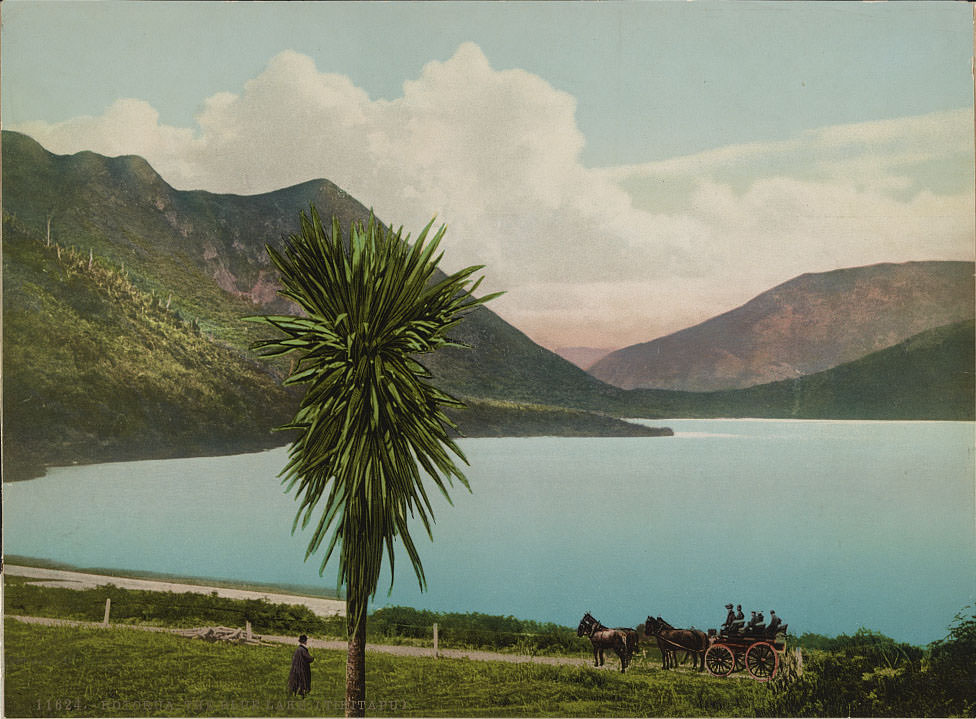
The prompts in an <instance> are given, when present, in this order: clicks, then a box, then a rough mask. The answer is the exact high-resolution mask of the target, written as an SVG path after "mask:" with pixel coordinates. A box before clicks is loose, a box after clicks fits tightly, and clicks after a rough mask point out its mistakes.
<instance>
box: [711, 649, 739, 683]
mask: <svg viewBox="0 0 976 719" xmlns="http://www.w3.org/2000/svg"><path fill="white" fill-rule="evenodd" d="M705 666H706V667H707V669H708V671H709V672H711V673H712V674H714V675H715V676H717V677H727V676H728V675H729V674H731V673H732V670H733V669H735V654H734V653H733V652H732V650H731V649H729V648H728V647H727V646H725V645H724V644H713V645H712V646H710V647H709V648H708V651H707V652H705Z"/></svg>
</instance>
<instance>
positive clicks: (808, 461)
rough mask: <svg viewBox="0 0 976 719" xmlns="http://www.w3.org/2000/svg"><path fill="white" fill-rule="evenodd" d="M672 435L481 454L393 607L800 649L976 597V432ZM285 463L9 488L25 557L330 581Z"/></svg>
mask: <svg viewBox="0 0 976 719" xmlns="http://www.w3.org/2000/svg"><path fill="white" fill-rule="evenodd" d="M649 424H653V425H659V426H660V425H667V426H670V427H672V428H673V429H674V430H675V433H676V434H675V436H674V437H670V438H619V439H618V438H593V439H580V438H554V437H542V438H539V437H534V438H504V439H465V440H462V441H461V446H462V448H463V450H464V452H465V453H466V455H467V457H468V459H469V461H470V467H469V468H468V470H467V472H466V473H467V476H468V479H469V481H470V483H471V487H472V492H471V493H468V492H467V491H466V490H465V489H464V488H463V487H461V486H459V485H458V486H455V489H454V492H453V493H452V497H453V499H454V506H453V507H451V506H450V505H448V504H447V502H446V501H444V500H443V498H442V497H440V495H432V501H433V503H434V509H435V515H436V519H437V523H436V525H435V526H434V541H433V542H432V543H431V542H428V541H427V540H426V538H425V537H424V536H423V530H422V528H421V527H420V526H419V525H418V526H417V527H416V530H415V532H414V538H415V540H417V542H418V546H419V550H420V552H421V557H422V559H423V563H424V568H425V571H426V574H427V580H428V584H429V590H428V592H426V593H421V592H419V590H418V585H417V581H416V579H415V577H414V575H413V572H412V569H411V568H410V565H409V562H407V561H406V559H405V557H402V556H401V557H400V558H399V559H398V562H397V569H396V582H395V585H394V587H393V591H392V594H390V595H387V589H388V588H389V575H388V574H387V575H385V578H384V579H382V580H381V585H380V587H379V590H378V592H377V596H376V602H375V604H376V606H383V605H387V604H391V605H392V604H400V605H406V606H414V607H418V608H427V609H434V610H441V611H465V612H466V611H478V612H484V613H490V614H505V615H513V616H516V617H520V618H523V619H537V620H542V621H554V622H558V623H560V624H565V625H570V626H573V627H575V626H576V624H577V623H578V621H579V619H580V617H581V616H582V614H583V613H584V612H586V611H591V612H592V613H593V614H594V615H595V616H596V617H597V618H598V619H600V620H601V621H603V622H604V623H605V624H608V625H611V626H622V625H629V626H633V625H635V624H637V623H638V622H640V621H643V620H644V618H645V617H646V616H647V615H648V614H654V615H661V616H663V617H664V618H665V619H667V620H669V621H670V622H671V623H672V624H675V625H695V626H698V627H700V628H706V627H716V626H718V625H719V624H721V622H722V620H723V619H724V617H725V609H724V605H725V604H726V603H728V602H733V603H741V604H742V606H743V609H744V610H745V612H746V615H747V616H748V614H749V611H750V610H754V609H755V610H762V611H763V612H764V613H765V614H766V616H767V618H768V616H769V610H770V609H773V610H775V611H776V613H777V614H778V615H780V616H781V617H782V618H783V620H784V621H786V622H788V623H789V625H790V630H791V631H794V632H796V633H802V632H818V633H822V634H830V635H835V634H839V633H853V632H854V631H856V630H857V629H858V628H859V627H867V628H870V629H873V630H877V631H881V632H883V633H885V634H887V635H889V636H892V637H895V638H896V639H899V640H903V641H911V642H914V643H926V642H929V641H932V640H934V639H938V638H941V637H943V636H945V634H946V629H947V627H948V625H949V624H950V622H951V621H952V619H953V617H954V616H955V614H956V613H957V612H959V611H960V610H962V609H963V608H964V607H965V606H966V605H967V604H970V603H972V602H973V601H974V598H976V569H974V568H976V523H974V511H976V510H974V462H973V446H974V441H973V439H974V425H973V423H969V422H839V421H837V422H834V421H770V420H656V421H654V422H649ZM285 461H286V450H285V449H278V450H273V451H268V452H262V453H258V454H247V455H236V456H229V457H209V458H194V459H177V460H165V461H143V462H122V463H113V464H102V465H94V466H77V467H66V468H56V469H52V470H50V471H49V473H48V475H47V476H46V477H43V478H40V479H36V480H31V481H27V482H18V483H12V484H11V483H7V484H4V485H3V489H4V510H5V511H4V513H3V517H4V546H5V552H7V553H8V554H19V555H26V556H32V557H42V558H47V559H52V560H57V561H61V562H66V563H69V564H73V565H76V566H81V567H102V568H116V569H135V570H147V571H153V572H165V573H172V574H178V575H183V576H196V577H210V578H218V579H233V580H245V581H252V582H271V583H288V584H306V585H314V584H317V585H320V586H321V585H325V586H329V587H334V586H335V576H336V574H335V570H334V568H333V567H331V566H330V567H329V568H327V570H326V572H325V574H324V575H323V576H322V577H319V574H318V564H319V561H318V560H316V559H315V558H312V559H310V560H309V561H308V562H307V563H303V561H302V558H303V556H304V548H305V543H306V541H307V537H306V536H302V534H301V531H298V532H296V534H295V535H294V536H292V534H291V522H292V519H293V517H294V511H295V503H294V500H293V498H292V497H291V496H289V495H286V494H284V493H283V490H282V488H281V486H280V485H279V483H278V480H277V478H276V475H277V473H278V472H279V471H280V469H281V468H282V467H283V466H284V464H285Z"/></svg>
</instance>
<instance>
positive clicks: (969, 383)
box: [676, 319, 976, 421]
mask: <svg viewBox="0 0 976 719" xmlns="http://www.w3.org/2000/svg"><path fill="white" fill-rule="evenodd" d="M974 347H976V324H974V321H973V320H971V319H970V320H965V321H963V322H956V323H953V324H951V325H946V326H943V327H936V328H933V329H930V330H926V331H925V332H921V333H919V334H917V335H914V336H913V337H910V338H909V339H907V340H904V341H903V342H900V343H898V344H897V345H895V346H893V347H887V348H885V349H883V350H880V351H878V352H873V353H872V354H869V355H868V356H866V357H862V358H860V359H858V360H855V361H853V362H847V363H845V364H842V365H839V366H837V367H833V368H832V369H829V370H824V371H823V372H817V373H815V374H812V375H808V376H805V377H800V378H798V379H793V380H782V381H780V382H773V383H770V384H765V385H760V386H757V387H750V388H748V389H740V390H730V391H725V392H707V393H701V394H696V395H692V396H691V397H690V398H689V397H688V395H681V394H679V395H676V396H677V397H683V398H684V401H686V402H688V404H686V405H685V406H684V408H683V411H682V410H681V409H678V408H677V407H676V409H677V411H679V413H680V414H681V415H682V416H695V415H696V414H698V416H711V417H769V418H790V419H903V420H909V419H910V420H946V421H957V420H965V421H973V419H974V418H976V383H974V370H976V354H974Z"/></svg>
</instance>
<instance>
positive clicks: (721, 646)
mask: <svg viewBox="0 0 976 719" xmlns="http://www.w3.org/2000/svg"><path fill="white" fill-rule="evenodd" d="M713 631H714V630H713ZM710 641H711V643H710V644H709V647H708V650H707V651H706V652H705V667H706V668H707V669H708V671H709V672H710V673H712V674H714V675H715V676H717V677H727V676H728V675H729V674H731V673H732V672H736V671H741V670H742V669H746V670H748V671H749V673H750V674H751V675H752V677H753V679H757V680H759V681H761V682H766V681H769V680H770V679H772V678H773V677H775V676H776V670H777V669H779V655H780V653H782V652H783V651H784V650H785V649H786V625H785V624H784V625H782V626H780V627H779V628H778V629H774V630H772V631H767V630H766V629H754V630H750V629H748V628H746V629H743V630H742V631H733V630H729V629H722V631H720V632H719V633H718V634H716V635H713V636H712V637H710Z"/></svg>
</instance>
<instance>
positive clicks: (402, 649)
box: [5, 615, 617, 668]
mask: <svg viewBox="0 0 976 719" xmlns="http://www.w3.org/2000/svg"><path fill="white" fill-rule="evenodd" d="M5 618H6V619H14V620H16V621H18V622H24V623H25V624H41V625H44V626H62V627H64V626H68V627H88V628H92V629H104V630H105V631H142V632H163V633H169V634H179V633H181V632H184V631H186V630H185V629H176V628H173V627H149V626H144V625H136V624H109V625H108V626H105V625H103V624H101V623H99V622H80V621H76V620H73V619H53V618H51V617H28V616H22V615H8V616H6V617H5ZM260 639H261V641H262V642H269V643H272V644H288V645H291V644H297V638H296V637H282V636H274V635H267V634H262V635H260ZM308 646H309V647H310V648H312V649H334V650H338V651H345V649H346V642H344V641H339V640H330V639H314V638H310V639H309V640H308ZM366 651H367V652H383V653H384V654H395V655H398V656H402V657H433V656H434V650H433V649H432V648H428V647H412V646H405V645H399V644H367V645H366ZM437 656H439V657H442V658H447V659H470V660H473V661H483V662H509V663H512V664H520V663H534V664H568V665H577V666H582V665H585V664H588V663H589V662H588V661H587V660H585V659H579V658H574V657H533V656H528V655H525V654H503V653H501V652H484V651H473V650H471V651H469V650H463V649H440V650H439V651H438V652H437ZM606 668H617V667H613V666H611V665H610V664H608V665H606Z"/></svg>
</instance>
